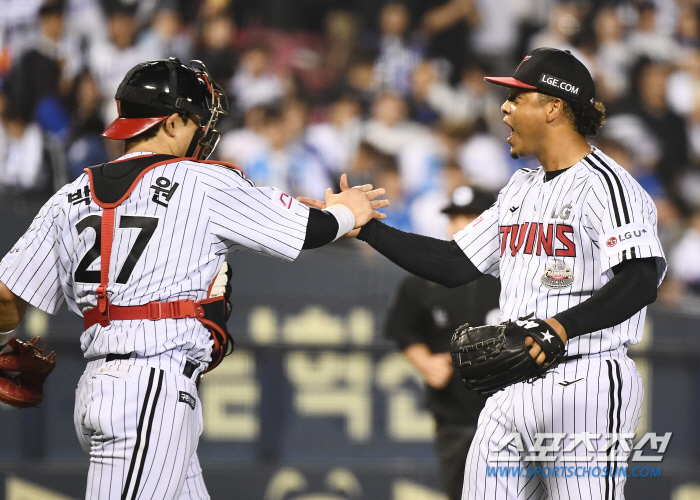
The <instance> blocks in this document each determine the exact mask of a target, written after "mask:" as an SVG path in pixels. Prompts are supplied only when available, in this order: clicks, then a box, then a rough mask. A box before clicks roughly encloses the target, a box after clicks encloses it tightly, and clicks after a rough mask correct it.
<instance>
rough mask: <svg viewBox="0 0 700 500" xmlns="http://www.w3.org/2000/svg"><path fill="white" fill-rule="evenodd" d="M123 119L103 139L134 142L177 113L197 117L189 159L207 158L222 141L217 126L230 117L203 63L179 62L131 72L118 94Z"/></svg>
mask: <svg viewBox="0 0 700 500" xmlns="http://www.w3.org/2000/svg"><path fill="white" fill-rule="evenodd" d="M114 97H115V99H116V100H117V108H118V110H119V118H117V119H116V120H114V122H113V123H112V124H111V125H110V126H109V127H107V129H106V130H105V131H104V132H103V133H102V136H103V137H108V138H110V139H130V138H133V137H136V136H138V135H139V134H142V133H143V132H145V131H146V130H148V129H150V128H152V127H154V126H156V125H159V124H160V123H161V122H162V121H164V120H165V119H166V118H167V117H168V116H170V115H172V114H173V113H179V114H182V115H187V116H190V117H192V116H193V115H196V116H198V117H199V123H200V124H201V126H200V127H199V129H198V130H197V132H196V133H195V134H194V137H193V138H192V142H191V143H190V145H189V148H188V150H187V153H186V156H188V157H191V158H195V159H198V160H204V159H206V158H208V157H209V155H211V153H212V152H213V151H214V148H215V147H216V145H217V144H218V142H219V138H220V135H221V134H220V132H219V131H218V130H216V128H215V127H216V123H217V121H218V119H219V116H220V115H226V114H227V113H228V101H227V99H226V93H225V92H224V91H223V89H222V88H221V87H220V86H219V85H217V84H216V83H215V82H213V81H212V79H211V77H210V76H209V72H208V71H207V68H206V66H204V64H203V63H202V62H201V61H191V62H190V65H189V66H187V65H184V64H182V63H181V62H180V61H179V60H178V59H176V58H172V57H171V58H170V59H168V60H162V61H148V62H145V63H141V64H139V65H137V66H135V67H134V68H132V69H131V71H129V73H127V75H126V76H125V77H124V80H123V81H122V83H121V84H120V85H119V89H117V93H116V95H115V96H114Z"/></svg>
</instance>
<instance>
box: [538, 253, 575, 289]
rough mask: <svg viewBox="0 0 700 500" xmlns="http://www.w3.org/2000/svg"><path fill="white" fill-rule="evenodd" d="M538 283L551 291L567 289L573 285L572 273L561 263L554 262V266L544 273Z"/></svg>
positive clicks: (558, 261)
mask: <svg viewBox="0 0 700 500" xmlns="http://www.w3.org/2000/svg"><path fill="white" fill-rule="evenodd" d="M540 282H541V283H542V285H543V286H546V287H547V288H551V289H552V290H560V289H562V288H568V287H570V286H571V285H573V284H574V273H572V272H571V269H569V268H568V267H566V266H565V265H564V263H563V262H562V261H560V260H555V261H554V264H553V265H552V266H551V267H548V268H547V270H546V271H545V272H544V274H543V275H542V278H540Z"/></svg>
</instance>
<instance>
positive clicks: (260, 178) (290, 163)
mask: <svg viewBox="0 0 700 500" xmlns="http://www.w3.org/2000/svg"><path fill="white" fill-rule="evenodd" d="M305 125H306V117H305V109H303V105H302V104H301V103H299V102H296V101H290V102H287V103H285V104H284V105H283V106H281V107H277V108H270V110H269V112H268V113H267V114H266V119H265V121H264V123H263V125H262V127H261V136H262V138H263V140H264V146H263V147H261V148H259V149H257V150H256V151H254V152H251V154H250V155H249V158H248V161H247V163H246V164H245V165H239V166H241V167H242V168H243V170H244V171H245V172H246V174H247V175H248V177H249V178H250V179H251V180H252V181H253V182H255V183H257V184H262V185H274V186H277V187H279V188H280V189H282V190H284V191H285V192H286V193H287V194H290V195H293V196H297V195H301V194H304V193H314V194H313V196H317V197H322V196H323V193H324V192H325V190H326V188H327V187H329V186H330V185H331V180H330V177H329V176H328V174H327V172H326V170H325V169H324V168H323V165H322V164H321V163H320V161H319V159H318V158H317V157H315V156H313V155H312V154H310V153H309V152H308V151H307V150H306V149H305V147H304V142H303V131H304V127H305Z"/></svg>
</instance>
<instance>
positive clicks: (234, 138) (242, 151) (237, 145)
mask: <svg viewBox="0 0 700 500" xmlns="http://www.w3.org/2000/svg"><path fill="white" fill-rule="evenodd" d="M278 116H279V111H278V109H277V108H275V107H274V106H263V105H258V106H253V107H251V108H249V109H248V111H246V112H245V114H244V115H243V126H242V127H240V128H236V129H234V130H229V131H227V132H225V133H224V134H223V135H222V136H221V141H220V142H219V145H218V146H217V148H216V151H215V152H214V154H215V155H216V157H217V158H219V159H220V160H223V161H226V162H229V163H233V164H234V165H238V166H239V167H241V168H243V169H245V168H246V166H247V165H248V164H249V163H250V161H251V160H252V158H254V157H257V156H258V155H259V154H260V153H261V151H263V150H264V149H265V148H267V140H266V139H265V137H264V132H263V129H264V127H265V125H266V124H267V123H270V122H271V121H272V120H275V119H277V118H278Z"/></svg>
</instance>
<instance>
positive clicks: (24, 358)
mask: <svg viewBox="0 0 700 500" xmlns="http://www.w3.org/2000/svg"><path fill="white" fill-rule="evenodd" d="M37 342H39V337H35V338H33V339H32V340H30V341H29V342H26V343H25V342H22V341H20V340H16V339H14V338H11V339H10V341H9V342H8V343H7V345H8V346H9V347H11V348H12V350H11V351H9V352H6V353H4V354H0V402H3V403H5V404H8V405H11V406H16V407H18V408H29V407H30V406H37V405H38V404H39V403H41V401H42V400H43V399H44V381H45V380H46V377H48V376H49V373H51V370H53V369H54V367H55V366H56V361H55V359H56V354H55V353H54V352H53V351H52V352H51V354H49V355H48V356H44V355H43V354H42V352H43V351H44V349H46V347H44V348H43V349H38V348H37V346H36V344H37Z"/></svg>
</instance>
